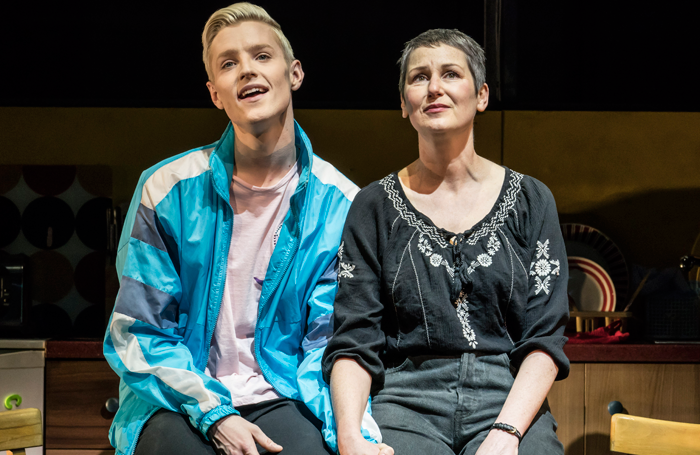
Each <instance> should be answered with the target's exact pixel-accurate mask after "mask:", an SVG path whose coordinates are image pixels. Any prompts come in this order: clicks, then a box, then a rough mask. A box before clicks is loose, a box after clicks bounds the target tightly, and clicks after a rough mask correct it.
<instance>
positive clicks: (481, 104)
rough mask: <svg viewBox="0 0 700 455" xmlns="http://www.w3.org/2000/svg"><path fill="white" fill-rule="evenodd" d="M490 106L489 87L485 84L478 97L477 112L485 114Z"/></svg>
mask: <svg viewBox="0 0 700 455" xmlns="http://www.w3.org/2000/svg"><path fill="white" fill-rule="evenodd" d="M488 105H489V86H488V85H486V83H484V85H482V86H481V88H480V89H479V93H477V95H476V110H477V111H479V112H484V111H485V110H486V106H488Z"/></svg>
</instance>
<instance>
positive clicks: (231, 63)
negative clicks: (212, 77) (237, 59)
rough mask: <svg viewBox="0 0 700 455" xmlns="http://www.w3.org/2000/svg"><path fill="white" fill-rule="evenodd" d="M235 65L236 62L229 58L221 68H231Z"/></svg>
mask: <svg viewBox="0 0 700 455" xmlns="http://www.w3.org/2000/svg"><path fill="white" fill-rule="evenodd" d="M234 65H235V63H234V62H232V61H230V60H228V61H226V62H224V63H223V65H221V68H222V69H224V68H231V67H233V66H234Z"/></svg>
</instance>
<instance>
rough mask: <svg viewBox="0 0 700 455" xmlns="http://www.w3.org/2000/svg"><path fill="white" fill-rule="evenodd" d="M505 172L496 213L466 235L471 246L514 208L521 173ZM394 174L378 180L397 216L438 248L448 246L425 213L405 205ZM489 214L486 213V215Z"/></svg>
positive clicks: (439, 230) (500, 222)
mask: <svg viewBox="0 0 700 455" xmlns="http://www.w3.org/2000/svg"><path fill="white" fill-rule="evenodd" d="M506 173H507V174H506V178H508V174H510V178H509V181H508V184H507V185H508V188H507V189H506V191H505V194H504V195H503V197H502V200H501V201H500V202H497V204H498V209H497V210H496V213H494V214H493V216H492V217H491V219H489V220H488V221H487V222H484V221H483V220H482V221H480V222H479V223H477V226H479V225H480V226H479V227H478V229H477V230H475V231H473V232H472V233H471V235H469V237H467V239H466V243H467V244H469V245H472V246H473V245H476V243H477V242H478V241H479V240H480V239H481V238H482V237H484V236H486V235H489V234H492V233H494V232H495V231H496V229H498V228H499V227H501V226H503V224H504V223H505V221H506V219H507V218H508V214H509V213H510V212H511V211H512V210H514V207H515V203H516V201H517V198H518V193H520V190H521V188H522V187H521V181H522V179H523V174H521V173H519V172H515V171H513V170H511V169H507V168H506ZM395 175H396V174H389V175H387V176H386V177H384V178H383V179H381V180H380V181H379V184H380V185H382V187H383V188H384V191H386V193H387V195H388V197H389V200H390V201H391V202H392V204H393V205H394V208H395V209H396V211H397V212H399V216H400V217H401V218H402V219H403V220H404V221H406V223H408V225H409V226H411V227H414V228H416V229H418V231H419V232H420V233H421V234H423V235H426V236H427V237H428V238H430V240H432V241H433V242H435V243H437V244H438V245H439V246H440V248H443V249H445V248H448V247H450V246H451V245H450V244H449V243H448V242H447V241H446V240H445V238H444V237H443V235H442V234H441V233H440V232H441V231H444V230H442V229H439V228H438V227H436V226H435V225H433V224H428V223H426V222H425V221H423V220H422V219H421V218H422V217H425V215H423V214H421V215H422V216H419V215H417V214H416V213H415V212H414V211H413V210H412V209H410V208H409V207H408V206H407V204H406V202H405V201H404V198H403V197H402V196H401V193H399V190H397V189H396V183H397V180H396V179H398V175H396V179H395V178H394V176H395ZM499 199H501V196H500V195H499ZM492 212H493V209H492V210H491V212H489V215H490V214H491V213H492ZM489 215H487V217H488V216H489Z"/></svg>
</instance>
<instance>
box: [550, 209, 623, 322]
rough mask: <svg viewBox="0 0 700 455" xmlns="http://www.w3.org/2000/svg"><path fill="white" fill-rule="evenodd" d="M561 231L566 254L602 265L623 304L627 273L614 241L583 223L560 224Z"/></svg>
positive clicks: (618, 299)
mask: <svg viewBox="0 0 700 455" xmlns="http://www.w3.org/2000/svg"><path fill="white" fill-rule="evenodd" d="M561 232H562V235H563V236H564V244H565V246H566V253H567V255H568V256H576V257H583V258H586V259H590V260H592V261H593V262H595V263H597V264H598V265H599V266H600V267H602V268H603V269H604V270H605V271H606V272H607V274H608V275H609V276H610V279H612V283H613V285H614V287H615V294H616V296H617V301H620V302H622V303H623V304H624V303H625V302H626V301H627V293H628V290H629V273H628V271H627V262H626V261H625V257H624V256H623V255H622V252H621V251H620V249H619V248H618V247H617V245H615V242H613V241H612V240H611V239H610V237H608V236H607V235H605V234H603V233H602V232H600V231H599V230H597V229H595V228H592V227H590V226H586V225H584V224H575V223H569V224H562V225H561ZM611 311H615V309H614V308H613V309H612V310H611Z"/></svg>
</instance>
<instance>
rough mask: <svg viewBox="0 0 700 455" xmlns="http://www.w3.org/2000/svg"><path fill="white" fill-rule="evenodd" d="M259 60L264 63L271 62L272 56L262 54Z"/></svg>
mask: <svg viewBox="0 0 700 455" xmlns="http://www.w3.org/2000/svg"><path fill="white" fill-rule="evenodd" d="M258 60H262V61H265V60H270V56H269V55H267V54H260V55H258Z"/></svg>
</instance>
